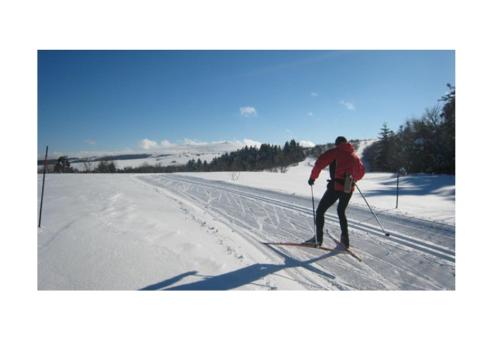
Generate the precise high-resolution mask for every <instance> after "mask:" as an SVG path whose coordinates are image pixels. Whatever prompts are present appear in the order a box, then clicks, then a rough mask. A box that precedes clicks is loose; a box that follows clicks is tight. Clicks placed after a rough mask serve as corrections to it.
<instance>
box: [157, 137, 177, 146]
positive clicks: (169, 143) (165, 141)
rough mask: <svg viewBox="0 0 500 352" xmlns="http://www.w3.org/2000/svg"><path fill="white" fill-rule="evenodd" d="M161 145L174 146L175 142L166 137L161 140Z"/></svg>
mask: <svg viewBox="0 0 500 352" xmlns="http://www.w3.org/2000/svg"><path fill="white" fill-rule="evenodd" d="M160 145H161V146H162V147H173V146H174V145H175V144H174V143H171V142H170V141H169V140H168V139H164V140H163V141H161V142H160Z"/></svg>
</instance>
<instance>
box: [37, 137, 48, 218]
mask: <svg viewBox="0 0 500 352" xmlns="http://www.w3.org/2000/svg"><path fill="white" fill-rule="evenodd" d="M48 152H49V146H47V147H46V148H45V162H44V163H43V181H42V197H41V199H40V215H39V217H38V227H40V226H42V207H43V193H44V191H45V172H46V171H47V154H48Z"/></svg>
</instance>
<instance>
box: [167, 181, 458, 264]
mask: <svg viewBox="0 0 500 352" xmlns="http://www.w3.org/2000/svg"><path fill="white" fill-rule="evenodd" d="M164 177H165V178H167V179H169V180H171V181H176V182H183V183H187V184H192V185H196V186H201V187H208V188H213V189H218V190H221V191H224V192H227V193H232V194H235V195H238V196H241V197H245V198H248V199H253V200H258V201H262V202H265V203H267V204H271V205H274V206H278V207H281V208H284V209H287V210H294V211H297V212H300V213H303V214H305V215H306V216H308V217H311V218H312V216H313V215H312V211H311V209H308V208H305V207H302V206H300V205H297V204H290V203H287V202H283V201H280V200H276V199H272V198H268V197H264V196H260V195H256V194H252V193H248V192H245V191H241V190H236V189H234V188H233V187H224V186H219V185H215V184H213V183H212V182H210V181H209V182H204V181H203V180H200V181H198V180H193V179H192V178H190V179H187V178H186V177H184V176H173V175H169V176H164ZM325 218H326V219H329V220H332V221H338V217H337V216H335V215H332V214H326V215H325ZM349 226H350V227H352V228H354V229H358V230H361V231H365V232H367V233H369V234H371V235H374V236H377V237H379V238H380V239H382V240H384V241H391V242H394V243H398V244H399V245H402V246H404V247H410V248H412V249H416V250H418V251H421V252H424V253H427V254H430V255H433V256H435V257H438V258H441V259H443V260H446V261H449V262H452V263H455V251H454V250H452V249H450V248H447V247H444V246H441V245H438V244H435V243H431V242H429V241H425V240H422V239H418V238H415V237H412V236H409V235H406V234H403V233H400V232H395V231H390V230H388V232H389V233H390V234H391V236H390V237H387V236H385V234H384V232H383V231H382V230H381V229H379V228H377V227H375V226H373V225H370V224H366V223H362V222H360V221H356V220H353V219H349ZM386 230H387V229H386Z"/></svg>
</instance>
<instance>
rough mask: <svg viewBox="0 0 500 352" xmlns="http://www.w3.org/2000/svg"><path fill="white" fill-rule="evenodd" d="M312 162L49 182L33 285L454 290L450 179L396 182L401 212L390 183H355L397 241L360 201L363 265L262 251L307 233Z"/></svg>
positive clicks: (385, 178) (355, 203) (297, 252)
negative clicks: (273, 168) (279, 168)
mask: <svg viewBox="0 0 500 352" xmlns="http://www.w3.org/2000/svg"><path fill="white" fill-rule="evenodd" d="M312 164H313V160H311V159H308V160H306V161H304V162H302V163H299V164H298V165H297V166H295V167H290V168H289V170H288V172H286V173H273V172H240V173H231V172H218V173H181V174H149V175H148V174H146V175H144V174H61V175H58V174H48V175H47V179H46V187H45V199H44V207H43V219H42V224H43V226H42V228H41V229H39V231H38V288H39V289H41V290H46V289H49V290H54V289H56V290H75V289H77V290H162V289H186V290H187V289H192V290H206V289H216V290H226V289H239V290H262V289H264V290H274V289H279V290H304V289H307V290H310V289H313V290H314V289H333V290H336V289H340V290H345V289H454V286H455V285H454V267H455V265H454V226H453V224H454V219H455V216H454V190H455V186H454V177H450V176H432V175H412V176H405V177H403V178H401V180H400V185H401V197H400V200H399V209H397V210H396V209H394V203H395V197H394V186H395V177H394V175H391V174H384V173H375V174H370V173H368V174H367V175H366V177H365V178H364V179H363V180H362V181H361V182H360V183H359V184H360V187H361V189H362V190H363V192H364V193H365V195H366V197H367V198H368V200H369V202H370V204H371V205H372V207H373V208H374V209H375V211H376V212H377V213H378V214H379V216H380V217H381V220H382V221H383V222H384V223H385V224H387V226H390V230H391V231H393V232H392V233H393V236H391V238H390V239H384V238H381V237H384V236H383V234H382V235H381V233H380V230H378V229H377V225H376V223H374V221H373V217H372V216H371V215H370V213H369V212H368V210H367V208H366V205H365V204H364V201H363V200H362V198H361V197H359V195H357V194H355V195H354V196H353V199H352V205H351V206H350V208H349V209H350V210H351V212H352V213H350V214H349V219H350V225H351V234H352V236H351V237H352V239H351V244H352V245H353V247H354V248H355V250H356V251H357V253H358V254H360V255H361V257H362V258H363V262H362V263H358V262H357V261H356V260H355V259H354V258H348V257H346V255H342V254H339V253H338V252H331V253H330V254H328V253H327V252H321V251H318V250H316V249H303V248H299V249H297V248H292V249H291V248H290V247H288V248H277V247H272V246H266V245H263V244H262V243H261V242H263V241H264V242H265V241H287V240H288V241H295V242H297V241H301V240H305V239H306V237H309V236H310V234H311V233H312V231H313V229H312V214H311V198H310V197H311V193H310V192H311V189H310V187H309V186H308V185H307V182H306V181H307V179H308V176H309V173H310V170H311V167H312ZM327 178H328V172H325V171H324V172H322V174H321V176H320V178H319V179H318V180H317V182H316V185H315V187H314V192H315V194H314V196H315V198H316V201H319V198H320V197H321V195H322V192H323V190H324V187H325V185H326V179H327ZM41 180H42V177H41V176H39V177H38V185H39V187H38V188H39V195H38V196H39V199H40V190H41ZM221 181H222V182H221ZM248 186H250V187H255V188H248ZM316 204H318V203H316ZM327 215H328V216H327V224H328V226H329V227H328V228H327V230H329V231H331V233H332V235H334V236H338V233H337V231H338V229H337V227H338V221H337V220H336V218H335V216H336V212H335V210H334V209H333V208H332V210H331V211H330V212H329V213H328V214H327ZM416 218H421V219H422V218H424V219H426V221H427V220H430V221H431V222H421V221H420V220H418V221H417V219H416ZM332 226H333V227H332ZM381 241H382V242H381ZM326 245H328V246H332V243H326Z"/></svg>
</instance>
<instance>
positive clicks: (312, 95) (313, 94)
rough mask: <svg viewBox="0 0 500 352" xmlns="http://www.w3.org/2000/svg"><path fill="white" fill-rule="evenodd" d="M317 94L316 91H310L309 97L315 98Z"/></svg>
mask: <svg viewBox="0 0 500 352" xmlns="http://www.w3.org/2000/svg"><path fill="white" fill-rule="evenodd" d="M318 95H319V94H318V93H316V92H311V97H314V98H316V97H317V96H318Z"/></svg>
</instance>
